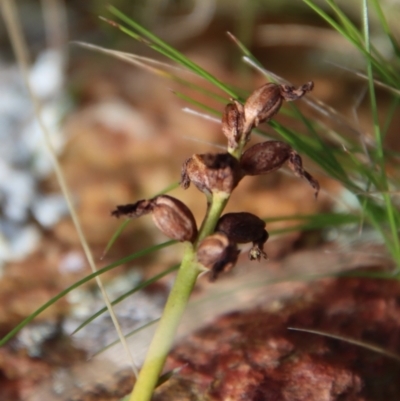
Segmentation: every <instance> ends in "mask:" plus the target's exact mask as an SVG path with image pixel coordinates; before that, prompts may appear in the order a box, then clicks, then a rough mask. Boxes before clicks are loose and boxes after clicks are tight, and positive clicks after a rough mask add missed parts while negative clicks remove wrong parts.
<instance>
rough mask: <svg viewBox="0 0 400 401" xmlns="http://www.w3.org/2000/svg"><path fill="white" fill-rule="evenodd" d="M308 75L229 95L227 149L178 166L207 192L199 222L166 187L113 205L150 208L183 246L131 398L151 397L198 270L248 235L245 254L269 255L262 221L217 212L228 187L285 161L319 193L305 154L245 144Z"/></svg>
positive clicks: (136, 213)
mask: <svg viewBox="0 0 400 401" xmlns="http://www.w3.org/2000/svg"><path fill="white" fill-rule="evenodd" d="M312 88H313V83H312V82H308V83H306V84H305V85H303V86H301V87H299V88H297V89H296V88H295V87H293V86H289V85H278V84H275V83H267V84H265V85H263V86H262V87H261V88H259V89H257V90H255V91H254V92H253V93H252V94H251V95H250V96H249V97H248V98H247V100H246V101H245V103H244V104H241V103H240V102H238V101H236V100H233V101H232V103H229V104H227V106H226V107H225V110H224V113H223V117H222V132H223V134H224V135H225V136H226V137H227V139H228V146H227V152H226V153H216V154H213V153H207V154H195V155H193V156H191V157H189V158H188V159H187V160H186V161H185V162H184V163H183V166H182V171H181V182H180V184H181V186H182V187H183V188H185V189H186V188H188V187H189V185H190V184H191V183H193V184H194V185H195V186H196V187H197V188H198V189H199V190H200V191H201V192H203V193H204V194H205V196H206V200H207V212H206V215H205V217H204V220H203V222H202V224H201V227H200V228H199V229H198V228H197V226H196V222H195V219H194V217H193V214H192V212H191V211H190V209H189V208H188V207H187V206H186V205H185V204H184V203H182V202H181V201H180V200H178V199H176V198H173V197H172V196H169V195H159V196H156V197H154V198H153V199H149V200H139V201H138V202H136V203H133V204H128V205H120V206H117V207H116V209H115V210H114V211H113V212H112V215H114V216H116V217H121V216H127V217H130V218H136V217H141V216H143V215H146V214H149V213H151V214H152V217H153V220H154V223H155V225H156V226H157V227H158V228H159V229H160V230H161V231H162V232H163V233H164V234H165V235H167V236H168V237H170V238H172V239H175V240H178V241H182V242H184V243H185V244H186V245H187V246H186V248H185V251H184V255H183V259H182V263H181V266H180V268H179V270H178V274H177V277H176V280H175V283H174V285H173V288H172V290H171V293H170V295H169V297H168V300H167V303H166V305H165V308H164V312H163V315H162V317H161V319H160V322H159V324H158V327H157V330H156V332H155V335H154V337H153V339H152V342H151V344H150V347H149V350H148V352H147V355H146V359H145V362H144V364H143V366H142V369H141V371H140V373H139V376H138V378H137V381H136V383H135V386H134V389H133V392H132V394H131V396H130V400H131V401H149V400H150V399H151V396H152V394H153V391H154V389H155V387H156V385H157V383H158V381H159V378H160V374H161V372H162V369H163V366H164V363H165V360H166V358H167V355H168V352H169V350H170V347H171V345H172V342H173V339H174V334H175V331H176V329H177V326H178V324H179V321H180V319H181V316H182V314H183V312H184V309H185V306H186V304H187V301H188V299H189V296H190V293H191V291H192V289H193V287H194V285H195V283H196V279H197V277H198V276H199V274H200V273H208V274H209V277H210V280H211V281H214V280H215V279H217V277H218V275H219V274H220V273H222V272H226V271H229V270H230V269H231V268H232V267H233V266H234V265H235V264H236V261H237V258H238V255H239V253H240V251H239V250H238V246H237V245H238V244H241V243H249V242H252V244H253V246H252V248H251V249H250V251H249V258H250V260H260V259H261V258H262V257H263V258H266V257H267V255H266V253H265V252H264V249H263V248H264V244H265V242H266V241H267V239H268V232H267V231H266V230H265V222H264V221H263V220H261V219H260V218H259V217H257V216H255V215H253V214H251V213H248V212H238V213H227V214H225V215H222V216H221V214H222V212H223V210H224V208H225V206H226V204H227V202H228V200H229V197H230V195H231V193H232V191H233V190H234V189H235V188H236V186H237V185H238V184H239V182H240V180H242V179H243V178H244V177H245V176H246V175H260V174H268V173H270V172H273V171H275V170H277V169H279V168H280V167H282V166H283V165H284V164H285V163H287V164H288V166H289V168H290V169H291V170H293V172H294V174H295V175H296V176H298V177H301V178H305V179H306V180H307V181H308V183H309V184H310V185H311V186H312V188H313V189H314V191H315V192H314V193H315V197H317V195H318V191H319V184H318V181H317V180H316V179H314V178H313V177H312V176H311V175H310V174H309V173H308V172H307V171H305V170H304V168H303V165H302V159H301V157H300V156H299V154H298V153H297V152H295V151H294V150H293V149H292V148H291V147H290V146H289V145H288V144H286V143H285V142H281V141H266V142H262V143H258V144H256V145H253V146H251V147H250V148H248V149H247V150H245V147H246V144H247V143H248V142H249V140H250V136H251V132H252V130H253V128H255V127H257V126H258V125H259V124H260V123H262V122H267V121H269V120H270V119H271V118H272V117H273V116H274V115H275V114H276V113H277V112H278V111H279V109H280V107H281V105H282V102H283V101H284V100H285V101H293V100H296V99H299V98H301V97H303V96H304V95H305V94H306V93H307V92H309V91H311V90H312Z"/></svg>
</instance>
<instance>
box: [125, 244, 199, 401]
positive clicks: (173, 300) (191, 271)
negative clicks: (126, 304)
mask: <svg viewBox="0 0 400 401" xmlns="http://www.w3.org/2000/svg"><path fill="white" fill-rule="evenodd" d="M195 258H196V254H195V251H194V249H193V246H192V244H190V243H188V245H187V248H186V249H185V252H184V256H183V259H182V264H181V266H180V268H179V271H178V274H177V276H176V280H175V283H174V285H173V287H172V290H171V292H170V294H169V297H168V300H167V303H166V305H165V308H164V311H163V314H162V317H161V320H160V322H159V324H158V326H157V330H156V332H155V334H154V337H153V339H152V341H151V344H150V347H149V349H148V351H147V354H146V359H145V361H144V364H143V366H142V369H141V370H140V373H139V376H138V378H137V381H136V383H135V386H134V388H133V391H132V393H131V395H130V398H129V401H149V400H150V399H151V396H152V394H153V391H154V388H155V387H156V384H157V381H158V378H159V376H160V374H161V371H162V369H163V367H164V363H165V360H166V358H167V355H168V352H169V350H170V349H171V346H172V343H173V340H174V337H175V332H176V330H177V328H178V324H179V322H180V320H181V317H182V315H183V312H184V310H185V308H186V304H187V302H188V300H189V296H190V294H191V292H192V289H193V287H194V285H195V283H196V279H197V276H198V275H199V273H200V272H201V270H200V269H199V268H198V266H197V263H196V260H195Z"/></svg>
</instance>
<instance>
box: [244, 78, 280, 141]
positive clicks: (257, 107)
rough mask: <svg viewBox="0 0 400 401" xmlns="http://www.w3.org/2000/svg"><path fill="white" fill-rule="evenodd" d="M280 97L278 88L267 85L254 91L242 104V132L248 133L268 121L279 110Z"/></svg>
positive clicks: (275, 85)
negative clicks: (243, 119)
mask: <svg viewBox="0 0 400 401" xmlns="http://www.w3.org/2000/svg"><path fill="white" fill-rule="evenodd" d="M281 106H282V96H281V90H280V86H279V85H277V84H274V83H271V82H269V83H267V84H265V85H263V86H262V87H261V88H258V89H256V90H255V91H254V92H253V93H252V94H251V95H250V96H249V97H248V98H247V100H246V102H245V104H244V116H245V124H244V132H246V133H249V132H250V131H251V130H252V129H253V128H254V127H257V126H258V125H259V124H260V123H262V122H264V121H269V120H270V119H271V118H272V117H273V116H274V115H275V114H276V113H277V112H278V111H279V109H280V108H281Z"/></svg>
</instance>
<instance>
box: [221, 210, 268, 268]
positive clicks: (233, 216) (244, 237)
mask: <svg viewBox="0 0 400 401" xmlns="http://www.w3.org/2000/svg"><path fill="white" fill-rule="evenodd" d="M215 231H216V232H222V233H224V234H226V235H227V236H228V238H229V239H230V240H231V241H233V242H235V243H237V244H245V243H247V242H252V243H253V247H252V248H251V249H250V251H249V258H250V260H255V259H257V260H260V258H261V256H262V257H264V258H267V255H266V253H265V252H264V250H263V249H264V244H265V242H266V241H267V239H268V237H269V235H268V232H267V231H266V230H265V222H264V221H263V220H261V219H260V218H259V217H257V216H256V215H254V214H252V213H247V212H241V213H226V214H224V215H223V216H222V217H221V218H220V219H219V220H218V223H217V226H216V228H215Z"/></svg>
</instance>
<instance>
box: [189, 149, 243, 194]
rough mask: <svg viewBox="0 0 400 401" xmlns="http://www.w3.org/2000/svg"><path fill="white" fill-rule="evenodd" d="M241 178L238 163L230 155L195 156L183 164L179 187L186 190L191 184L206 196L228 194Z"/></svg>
mask: <svg viewBox="0 0 400 401" xmlns="http://www.w3.org/2000/svg"><path fill="white" fill-rule="evenodd" d="M241 178H242V171H241V169H240V165H239V162H238V161H237V159H235V158H234V157H233V156H232V155H231V154H229V153H217V154H212V153H207V154H202V155H198V154H195V155H193V156H192V157H190V158H189V159H187V160H185V162H184V163H183V166H182V171H181V186H182V187H183V188H184V189H186V188H188V187H189V185H190V183H191V182H192V183H193V184H194V185H195V186H196V187H197V188H198V189H199V190H200V191H202V192H204V193H206V194H207V195H209V194H211V193H216V192H224V193H226V194H230V193H231V192H232V191H233V190H234V188H235V187H236V186H237V184H238V183H239V181H240V179H241Z"/></svg>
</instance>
